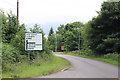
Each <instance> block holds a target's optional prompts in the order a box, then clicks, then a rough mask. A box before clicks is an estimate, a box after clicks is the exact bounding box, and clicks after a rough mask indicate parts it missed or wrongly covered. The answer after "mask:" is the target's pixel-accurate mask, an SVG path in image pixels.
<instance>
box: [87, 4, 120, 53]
mask: <svg viewBox="0 0 120 80" xmlns="http://www.w3.org/2000/svg"><path fill="white" fill-rule="evenodd" d="M119 21H120V2H116V3H115V2H110V3H109V2H104V3H103V4H102V8H101V11H100V12H99V15H98V16H97V17H95V18H93V19H92V21H90V22H89V23H88V27H89V29H88V32H87V40H88V42H87V44H88V46H89V47H90V49H91V50H92V51H93V52H94V53H97V55H102V54H107V53H112V52H117V53H120V51H119V50H120V49H119V48H120V47H119V43H120V42H119V41H120V27H119V26H120V22H119Z"/></svg>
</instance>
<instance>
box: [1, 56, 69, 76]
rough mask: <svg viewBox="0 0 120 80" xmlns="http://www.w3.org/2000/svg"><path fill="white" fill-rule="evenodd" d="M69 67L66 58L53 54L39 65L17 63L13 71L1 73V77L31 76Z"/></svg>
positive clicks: (43, 74)
mask: <svg viewBox="0 0 120 80" xmlns="http://www.w3.org/2000/svg"><path fill="white" fill-rule="evenodd" d="M70 67H71V64H70V62H69V61H68V60H66V59H64V58H61V57H56V56H54V57H53V58H52V59H51V60H47V61H41V65H40V66H36V64H33V65H31V66H28V64H27V63H19V64H17V66H14V67H13V68H14V69H15V71H14V72H13V73H9V72H7V73H3V78H31V77H38V76H45V75H48V74H51V73H55V72H57V71H60V70H62V69H64V68H70Z"/></svg>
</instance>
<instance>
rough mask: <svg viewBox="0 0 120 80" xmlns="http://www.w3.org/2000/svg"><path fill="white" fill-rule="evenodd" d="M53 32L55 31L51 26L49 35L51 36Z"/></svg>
mask: <svg viewBox="0 0 120 80" xmlns="http://www.w3.org/2000/svg"><path fill="white" fill-rule="evenodd" d="M53 33H54V31H53V28H52V27H51V28H50V32H49V36H51V34H53Z"/></svg>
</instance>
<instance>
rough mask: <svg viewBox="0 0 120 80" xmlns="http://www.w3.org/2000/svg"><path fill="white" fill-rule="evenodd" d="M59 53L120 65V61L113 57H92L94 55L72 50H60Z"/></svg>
mask: <svg viewBox="0 0 120 80" xmlns="http://www.w3.org/2000/svg"><path fill="white" fill-rule="evenodd" d="M58 54H66V55H72V56H78V57H83V58H88V59H93V60H98V61H102V62H105V63H109V64H112V65H115V66H120V63H118V61H116V60H112V59H105V58H103V57H92V56H85V55H78V54H74V53H71V52H68V53H62V52H58Z"/></svg>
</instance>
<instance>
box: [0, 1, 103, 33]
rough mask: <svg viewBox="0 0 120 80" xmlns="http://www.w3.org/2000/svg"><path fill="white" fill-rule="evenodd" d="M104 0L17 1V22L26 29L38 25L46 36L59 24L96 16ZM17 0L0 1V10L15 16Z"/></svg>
mask: <svg viewBox="0 0 120 80" xmlns="http://www.w3.org/2000/svg"><path fill="white" fill-rule="evenodd" d="M104 1H105V0H19V21H20V24H23V23H24V24H25V25H26V28H27V29H29V28H33V26H34V24H40V26H41V27H42V29H43V30H44V32H45V33H46V35H48V33H49V30H50V28H51V27H53V29H54V31H55V30H57V27H58V26H60V24H67V23H72V22H75V21H80V22H82V23H86V22H88V21H89V20H91V19H92V18H93V17H95V16H97V15H98V14H97V13H96V11H100V8H101V4H102V3H103V2H104ZM16 2H17V0H0V8H2V9H4V11H5V12H9V11H10V10H11V11H12V12H13V14H15V15H16V14H17V12H16V11H17V8H16V7H17V4H16Z"/></svg>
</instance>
